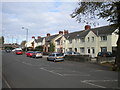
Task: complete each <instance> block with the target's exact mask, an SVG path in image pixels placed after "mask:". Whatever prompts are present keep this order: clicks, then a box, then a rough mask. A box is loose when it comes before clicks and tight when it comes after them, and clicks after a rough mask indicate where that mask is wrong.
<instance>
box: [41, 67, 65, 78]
mask: <svg viewBox="0 0 120 90" xmlns="http://www.w3.org/2000/svg"><path fill="white" fill-rule="evenodd" d="M40 69H41V70H44V71H47V72H50V73H53V74H57V75H59V76H63V75H62V74H60V73H56V72H54V71H51V70H47V69H45V68H40Z"/></svg>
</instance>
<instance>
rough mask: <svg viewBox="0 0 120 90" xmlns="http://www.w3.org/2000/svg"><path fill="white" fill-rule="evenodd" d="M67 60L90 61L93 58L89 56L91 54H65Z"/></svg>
mask: <svg viewBox="0 0 120 90" xmlns="http://www.w3.org/2000/svg"><path fill="white" fill-rule="evenodd" d="M65 60H69V61H78V62H87V61H90V60H91V58H90V57H89V55H71V56H65Z"/></svg>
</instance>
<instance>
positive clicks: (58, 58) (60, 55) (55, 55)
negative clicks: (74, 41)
mask: <svg viewBox="0 0 120 90" xmlns="http://www.w3.org/2000/svg"><path fill="white" fill-rule="evenodd" d="M47 60H48V61H50V60H51V61H54V62H55V61H64V55H63V53H51V54H50V55H49V56H48V57H47Z"/></svg>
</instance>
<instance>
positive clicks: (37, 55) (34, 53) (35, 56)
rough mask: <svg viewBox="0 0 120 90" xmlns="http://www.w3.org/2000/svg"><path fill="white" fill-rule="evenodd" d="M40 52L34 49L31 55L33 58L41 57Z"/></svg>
mask: <svg viewBox="0 0 120 90" xmlns="http://www.w3.org/2000/svg"><path fill="white" fill-rule="evenodd" d="M42 55H43V54H42V52H40V51H35V52H33V55H32V57H33V58H38V57H41V58H42Z"/></svg>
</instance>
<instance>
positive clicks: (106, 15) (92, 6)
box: [71, 0, 120, 69]
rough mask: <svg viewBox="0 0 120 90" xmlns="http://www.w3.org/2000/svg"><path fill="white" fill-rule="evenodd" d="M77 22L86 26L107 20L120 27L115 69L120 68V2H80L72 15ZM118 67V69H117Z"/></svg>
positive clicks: (119, 28)
mask: <svg viewBox="0 0 120 90" xmlns="http://www.w3.org/2000/svg"><path fill="white" fill-rule="evenodd" d="M71 17H72V18H76V21H78V22H79V23H80V22H83V23H86V24H93V25H96V24H97V23H96V22H92V23H91V22H90V23H89V20H91V21H94V20H96V19H100V18H103V19H106V20H107V21H108V22H110V23H114V24H115V26H116V27H118V30H119V32H118V34H119V37H118V41H117V55H116V59H115V64H114V69H117V68H120V1H119V0H114V1H111V2H110V1H109V2H92V1H91V2H79V3H78V7H77V8H76V9H75V10H74V12H73V13H72V14H71ZM116 66H117V67H116Z"/></svg>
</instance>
